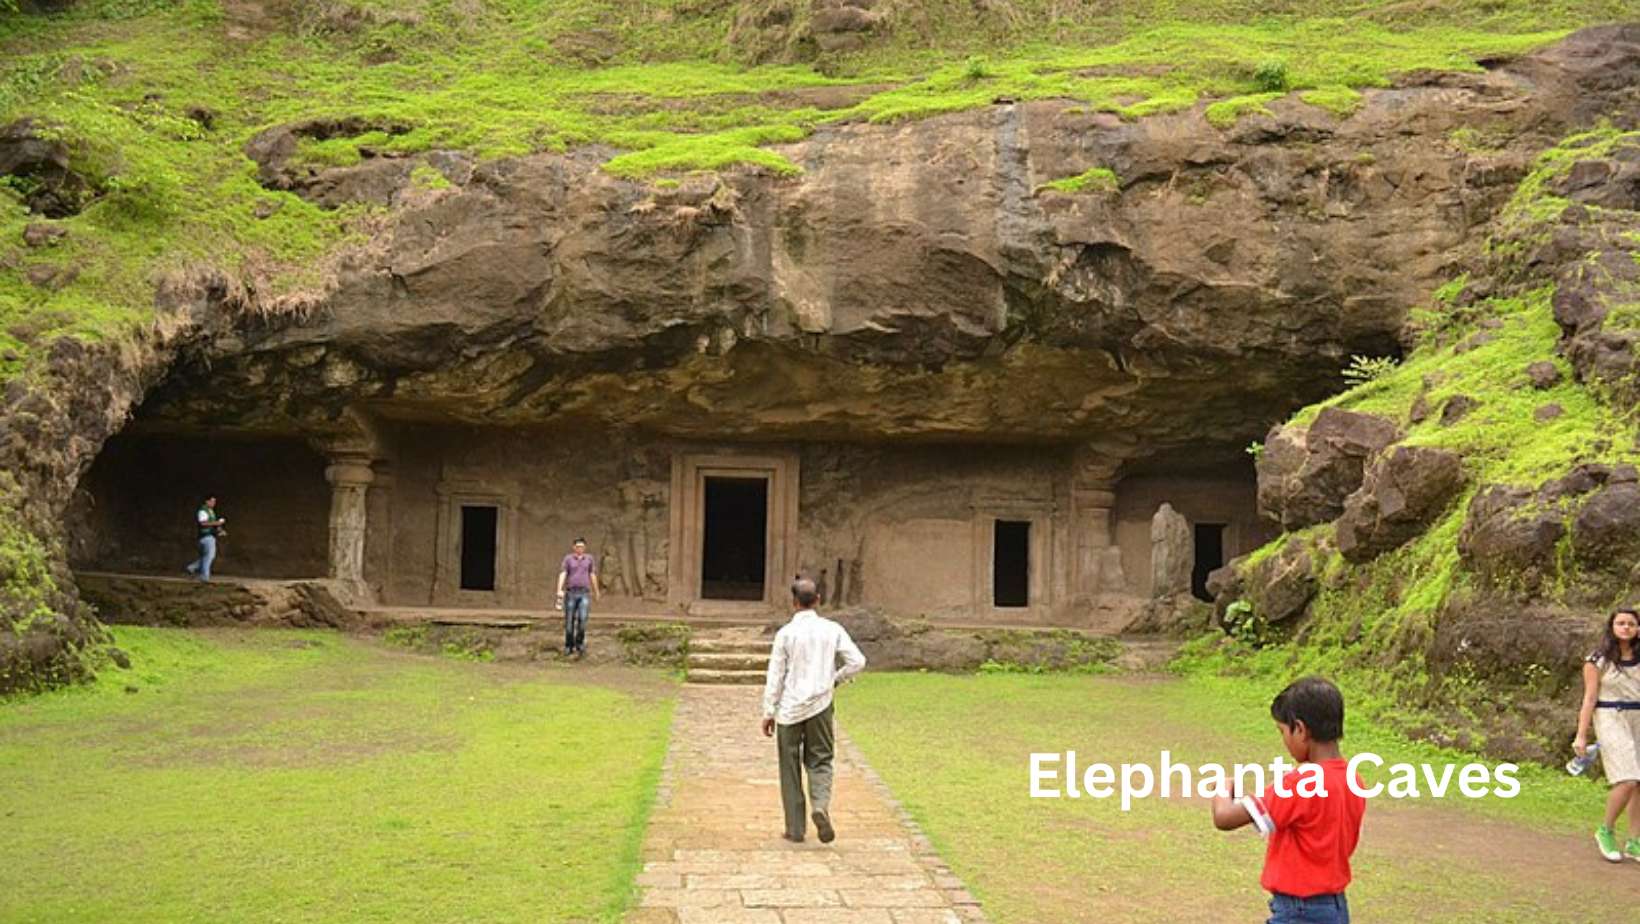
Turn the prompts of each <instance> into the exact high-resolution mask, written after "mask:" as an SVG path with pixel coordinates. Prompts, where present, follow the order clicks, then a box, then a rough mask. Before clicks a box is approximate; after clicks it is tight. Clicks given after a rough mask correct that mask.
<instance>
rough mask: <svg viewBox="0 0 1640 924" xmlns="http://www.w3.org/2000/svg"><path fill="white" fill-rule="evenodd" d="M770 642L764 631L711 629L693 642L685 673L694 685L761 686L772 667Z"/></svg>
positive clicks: (699, 634) (699, 633)
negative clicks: (770, 663)
mask: <svg viewBox="0 0 1640 924" xmlns="http://www.w3.org/2000/svg"><path fill="white" fill-rule="evenodd" d="M769 644H770V639H769V638H768V637H767V636H765V635H763V632H762V630H761V629H753V628H748V627H739V628H732V629H707V630H703V631H699V632H695V633H694V634H693V635H691V636H690V638H689V656H688V659H687V660H686V661H685V664H684V672H685V676H686V677H687V679H688V681H689V682H690V683H705V684H760V683H762V682H763V679H764V677H765V671H766V670H767V669H768V666H769Z"/></svg>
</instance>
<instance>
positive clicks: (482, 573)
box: [459, 504, 500, 590]
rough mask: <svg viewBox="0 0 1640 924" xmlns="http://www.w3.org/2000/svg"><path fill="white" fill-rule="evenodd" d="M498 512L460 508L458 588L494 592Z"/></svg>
mask: <svg viewBox="0 0 1640 924" xmlns="http://www.w3.org/2000/svg"><path fill="white" fill-rule="evenodd" d="M499 523H500V509H499V508H496V507H479V506H468V505H465V504H463V505H462V507H461V538H460V540H459V541H460V543H461V589H462V590H495V553H496V535H497V528H496V527H497V526H498V525H499Z"/></svg>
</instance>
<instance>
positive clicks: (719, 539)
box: [700, 476, 769, 600]
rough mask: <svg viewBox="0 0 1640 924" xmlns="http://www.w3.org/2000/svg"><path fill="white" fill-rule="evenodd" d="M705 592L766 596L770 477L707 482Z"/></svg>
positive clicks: (706, 595)
mask: <svg viewBox="0 0 1640 924" xmlns="http://www.w3.org/2000/svg"><path fill="white" fill-rule="evenodd" d="M704 493H705V498H704V500H705V504H704V507H705V510H704V512H705V517H704V519H705V522H704V523H703V524H702V526H701V561H700V595H701V596H702V597H703V598H706V599H708V600H762V599H763V598H764V595H765V592H766V591H767V589H768V588H767V580H768V574H767V570H768V558H769V554H768V553H769V479H768V478H763V477H755V476H754V477H711V476H708V477H707V478H706V480H705V485H704Z"/></svg>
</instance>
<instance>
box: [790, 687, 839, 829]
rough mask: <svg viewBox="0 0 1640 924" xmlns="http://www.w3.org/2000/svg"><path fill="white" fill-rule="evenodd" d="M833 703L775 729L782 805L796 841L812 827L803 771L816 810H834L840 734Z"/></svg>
mask: <svg viewBox="0 0 1640 924" xmlns="http://www.w3.org/2000/svg"><path fill="white" fill-rule="evenodd" d="M831 708H832V707H831V706H827V707H826V708H825V709H824V710H822V711H821V712H819V713H817V714H815V715H812V716H809V717H808V718H806V719H804V720H803V721H801V722H798V723H796V724H794V725H780V726H776V728H775V747H777V748H778V749H779V751H780V804H781V805H782V806H784V807H785V809H786V835H787V836H788V837H790V838H792V839H793V840H796V839H797V838H800V837H802V836H803V833H804V832H805V831H807V830H808V824H809V822H808V812H807V811H805V808H804V805H803V771H804V770H807V771H808V775H809V801H810V802H812V803H813V804H814V807H815V809H817V810H818V809H825V810H826V811H828V812H829V811H830V810H831V757H832V754H833V752H834V751H835V750H836V743H837V736H836V733H835V732H834V731H833V729H832V725H831Z"/></svg>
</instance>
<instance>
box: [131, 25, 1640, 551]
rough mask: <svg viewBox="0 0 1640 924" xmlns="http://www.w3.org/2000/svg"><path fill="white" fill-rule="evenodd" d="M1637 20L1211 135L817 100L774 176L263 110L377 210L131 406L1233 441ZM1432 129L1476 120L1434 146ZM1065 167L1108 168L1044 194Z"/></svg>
mask: <svg viewBox="0 0 1640 924" xmlns="http://www.w3.org/2000/svg"><path fill="white" fill-rule="evenodd" d="M1625 43H1627V44H1625ZM1632 45H1633V41H1632V36H1631V35H1630V34H1629V33H1628V32H1624V31H1621V30H1604V31H1597V32H1592V33H1587V34H1580V36H1579V37H1576V38H1574V39H1572V40H1569V42H1568V43H1567V45H1566V46H1564V47H1562V48H1557V49H1556V50H1554V51H1552V52H1544V53H1541V54H1539V55H1534V56H1529V57H1528V58H1524V59H1521V60H1520V61H1519V62H1514V63H1507V64H1505V65H1503V66H1502V67H1500V68H1499V69H1498V70H1496V71H1494V72H1492V73H1488V74H1478V75H1447V76H1446V77H1444V78H1443V79H1441V80H1439V81H1436V80H1430V79H1423V78H1419V79H1409V80H1408V81H1406V82H1405V83H1404V85H1402V86H1398V87H1395V88H1391V89H1386V90H1374V91H1368V92H1367V93H1366V94H1365V100H1364V103H1363V106H1362V108H1361V109H1360V110H1359V111H1358V112H1357V113H1355V114H1354V115H1352V116H1350V117H1349V118H1346V119H1339V118H1338V117H1336V116H1334V115H1331V114H1329V113H1327V112H1325V111H1324V110H1320V109H1317V108H1315V107H1312V106H1309V105H1307V104H1304V103H1302V102H1300V101H1299V100H1298V99H1297V98H1296V97H1294V98H1289V99H1287V100H1283V101H1278V102H1277V103H1275V104H1273V105H1272V111H1273V113H1274V114H1273V115H1270V116H1253V117H1249V118H1247V119H1245V120H1243V121H1242V122H1241V123H1239V124H1238V125H1237V126H1235V127H1234V128H1232V129H1230V130H1228V131H1221V130H1219V129H1215V128H1213V127H1211V126H1209V125H1208V124H1207V123H1206V122H1205V121H1204V120H1203V119H1202V116H1201V114H1200V112H1199V111H1197V112H1190V113H1180V114H1174V115H1164V116H1155V117H1151V118H1146V119H1143V120H1140V121H1137V122H1132V123H1127V122H1122V121H1120V120H1117V119H1115V118H1114V117H1111V116H1107V115H1100V114H1092V113H1080V112H1076V111H1075V110H1074V109H1073V108H1072V107H1068V106H1066V105H1065V104H1063V103H1058V102H1040V103H1030V104H1019V105H1013V104H1004V105H998V106H994V107H992V108H990V109H986V110H980V111H974V112H968V113H962V114H957V115H952V116H946V117H941V118H938V119H930V120H925V121H919V122H913V123H908V124H903V125H892V126H868V125H838V126H829V127H822V128H821V129H820V130H819V131H817V132H816V134H815V135H814V136H813V137H811V138H810V139H808V140H806V141H804V142H802V143H800V144H796V145H792V146H789V147H787V148H785V149H783V151H784V153H785V154H786V155H787V156H788V157H790V158H791V160H792V161H793V162H795V163H797V164H799V165H800V166H802V167H803V169H804V171H805V172H804V175H803V176H802V177H800V178H797V179H779V178H772V177H767V176H761V175H753V174H733V175H728V176H721V177H711V178H691V179H686V180H685V181H684V182H683V183H682V184H681V185H679V186H677V187H675V188H670V187H661V186H655V185H650V184H644V183H633V182H629V181H625V180H620V179H617V178H614V177H611V176H609V175H607V174H605V173H603V172H601V171H600V170H599V169H598V161H599V159H598V158H597V157H595V156H593V155H592V153H591V152H587V153H582V154H573V155H569V156H553V155H541V156H534V157H526V158H519V159H515V160H508V161H500V162H490V163H474V162H472V161H471V160H470V159H468V158H465V157H463V156H461V155H459V154H434V155H429V156H427V157H425V158H423V159H422V160H421V161H420V162H419V164H420V165H421V166H425V167H431V168H433V169H435V170H437V171H438V172H439V173H440V174H441V175H442V176H443V177H444V179H445V181H446V183H447V184H448V187H449V188H445V189H425V188H420V187H418V186H417V185H416V184H414V183H411V182H410V181H409V179H408V178H409V175H410V173H411V172H412V170H411V168H412V167H413V166H416V165H417V163H418V162H414V161H410V160H405V159H393V158H377V159H375V160H369V161H366V162H364V163H363V164H360V165H358V166H356V167H350V168H343V169H337V170H330V171H325V172H324V173H322V174H316V175H299V174H295V173H291V172H290V171H288V170H286V169H284V167H283V166H282V165H283V164H284V161H283V159H282V155H281V153H280V152H284V151H287V149H289V148H290V146H291V144H292V143H293V142H294V139H295V138H297V137H300V136H311V137H323V136H326V135H327V133H333V132H339V131H340V132H345V131H351V130H354V129H357V128H359V126H358V125H344V124H342V123H341V122H338V121H337V120H326V121H323V122H308V123H302V124H300V125H293V126H286V127H283V128H279V129H275V130H272V131H270V132H268V133H266V134H265V135H263V136H260V137H259V138H258V139H257V140H256V141H254V142H253V143H252V144H251V145H250V147H249V148H248V152H249V153H250V154H251V155H252V156H253V157H256V158H258V159H259V160H260V161H261V164H262V173H263V178H264V180H265V181H266V182H268V183H269V184H270V185H276V186H279V187H281V188H287V187H288V188H291V189H294V190H296V191H298V192H299V193H301V194H303V195H306V196H308V197H310V198H312V199H314V201H317V202H322V203H325V204H329V205H337V204H341V203H344V202H348V201H368V202H374V203H378V204H383V205H389V206H391V208H392V209H393V213H392V217H391V218H390V219H389V221H388V224H387V226H386V227H385V228H384V229H383V231H382V232H381V233H380V235H379V236H378V237H377V239H376V240H375V241H374V242H373V243H372V245H371V246H370V247H369V248H367V249H366V250H364V251H363V252H361V253H360V254H358V255H357V256H356V258H355V259H353V260H352V261H351V263H350V264H349V265H347V266H346V267H345V268H344V269H343V271H342V272H341V274H340V278H339V285H338V287H337V288H336V290H335V291H334V293H332V294H330V295H329V296H327V297H325V298H324V299H323V300H322V301H321V302H320V303H318V304H317V305H315V306H313V308H314V310H313V311H311V312H304V313H302V314H299V315H293V316H289V317H277V316H275V317H259V318H256V319H255V320H254V322H252V321H246V322H238V323H235V324H233V325H230V326H227V327H225V328H223V329H222V330H221V332H220V335H218V336H215V337H212V338H209V339H205V340H201V341H199V342H198V343H197V345H196V346H194V347H193V348H191V349H190V350H188V351H187V353H186V355H185V356H184V359H183V361H182V362H181V363H179V364H178V365H177V366H176V367H175V369H174V370H173V373H172V375H171V377H170V380H169V381H168V382H167V383H166V384H165V385H164V386H163V387H162V388H161V389H159V390H158V391H157V392H156V393H155V394H154V395H153V396H152V397H151V398H150V400H149V401H148V403H147V405H146V406H145V408H144V415H145V417H147V418H149V419H152V420H156V421H169V422H171V423H182V424H186V423H187V422H188V421H197V420H212V421H233V422H234V423H235V425H236V426H238V427H240V428H243V429H248V430H261V431H264V432H283V433H303V434H307V433H312V432H314V431H315V430H322V429H323V428H325V427H326V426H329V425H332V424H333V423H334V422H335V421H337V420H339V419H340V418H341V417H342V416H343V415H344V414H346V413H347V411H348V409H349V408H352V407H355V406H366V407H370V408H372V409H375V410H377V411H379V412H381V413H384V414H388V415H391V416H395V417H400V418H412V419H424V420H435V421H452V422H464V423H477V424H487V425H513V424H537V423H552V422H563V421H579V420H597V421H600V422H603V423H607V424H611V425H616V426H621V427H624V428H633V429H638V430H642V431H645V432H650V433H656V434H661V435H673V436H683V437H691V436H701V435H711V436H714V437H730V438H732V437H754V438H758V439H790V438H801V439H843V440H863V441H880V440H926V439H940V440H949V439H958V440H960V439H970V440H1001V441H1014V440H1028V441H1045V440H1047V441H1056V442H1074V443H1079V444H1083V445H1086V446H1088V447H1089V450H1090V451H1091V452H1095V453H1098V454H1101V455H1104V456H1106V457H1107V458H1109V459H1111V460H1112V461H1113V462H1114V463H1115V464H1122V463H1133V462H1142V461H1143V460H1146V459H1151V458H1161V457H1166V456H1168V455H1169V454H1170V453H1171V454H1175V455H1177V454H1183V453H1189V454H1190V455H1191V456H1192V458H1196V459H1204V458H1205V459H1215V458H1216V459H1221V460H1222V459H1229V458H1234V457H1235V456H1236V455H1237V454H1238V453H1239V452H1240V450H1241V448H1242V447H1244V446H1245V445H1246V444H1247V443H1248V442H1249V441H1251V440H1252V439H1254V438H1256V437H1257V436H1258V435H1259V434H1261V433H1263V432H1264V431H1265V430H1266V429H1267V428H1268V426H1269V423H1270V421H1272V420H1275V419H1279V418H1281V417H1284V416H1285V415H1286V414H1288V413H1290V412H1291V411H1292V410H1294V409H1295V408H1296V407H1297V406H1299V405H1301V404H1303V403H1306V402H1308V401H1311V400H1315V399H1317V398H1320V397H1322V396H1324V395H1326V394H1327V393H1329V392H1330V391H1332V390H1334V389H1336V388H1337V386H1338V384H1339V381H1340V379H1339V369H1341V368H1342V366H1343V365H1345V362H1346V360H1347V358H1348V357H1349V356H1350V355H1352V354H1365V355H1383V354H1386V353H1393V352H1395V351H1396V350H1397V349H1398V345H1397V344H1398V336H1399V329H1400V325H1401V322H1402V320H1403V314H1404V310H1405V307H1406V306H1407V305H1410V304H1416V303H1417V302H1419V301H1420V300H1421V299H1422V298H1423V297H1424V296H1425V295H1426V294H1427V293H1428V292H1429V291H1430V290H1432V289H1433V288H1434V287H1435V286H1436V285H1438V284H1440V283H1443V282H1445V281H1446V279H1447V278H1448V275H1449V274H1450V272H1451V267H1452V266H1453V265H1454V264H1455V263H1457V262H1460V261H1461V260H1463V259H1464V258H1465V256H1466V255H1472V254H1474V253H1475V251H1476V248H1477V247H1478V245H1479V229H1480V228H1481V227H1482V226H1483V225H1484V224H1485V222H1486V221H1487V220H1488V219H1489V218H1490V217H1491V216H1492V215H1494V214H1496V212H1497V211H1498V210H1499V209H1500V208H1501V207H1502V206H1503V204H1504V202H1505V201H1506V200H1507V198H1508V195H1509V194H1510V192H1511V190H1512V189H1513V184H1514V183H1515V182H1516V181H1517V180H1518V179H1519V178H1520V176H1521V175H1523V173H1524V170H1525V167H1526V164H1527V163H1528V160H1529V158H1530V156H1531V154H1532V153H1533V152H1534V151H1535V150H1536V149H1537V148H1538V147H1539V146H1541V145H1542V144H1543V143H1544V141H1545V140H1546V139H1547V138H1549V137H1553V136H1555V135H1557V134H1558V133H1560V132H1561V131H1562V130H1564V128H1565V127H1566V121H1565V118H1566V114H1567V113H1568V112H1571V111H1574V110H1575V109H1576V108H1577V106H1581V105H1583V97H1585V96H1587V94H1588V93H1589V92H1591V91H1590V89H1589V88H1590V87H1591V86H1593V87H1599V88H1600V89H1598V90H1597V91H1594V92H1598V93H1603V94H1606V97H1607V99H1608V103H1609V105H1610V106H1615V105H1617V104H1618V101H1619V100H1626V99H1628V98H1629V96H1630V95H1632V88H1629V87H1617V86H1615V85H1610V82H1609V81H1608V79H1607V75H1606V73H1605V72H1603V71H1600V72H1597V71H1596V70H1595V69H1594V68H1593V65H1592V64H1591V62H1590V60H1586V55H1584V54H1583V53H1581V52H1578V51H1577V49H1579V48H1584V49H1589V48H1599V49H1609V48H1613V47H1616V48H1620V49H1628V51H1623V52H1622V53H1620V54H1618V55H1617V58H1616V59H1613V58H1612V56H1611V55H1610V54H1604V53H1603V54H1602V56H1600V57H1598V58H1597V60H1599V61H1601V62H1602V63H1603V64H1605V65H1612V64H1613V61H1614V60H1616V61H1617V62H1618V63H1619V64H1620V65H1621V67H1622V68H1626V69H1628V70H1629V71H1632V70H1633V66H1632V64H1631V63H1628V59H1627V58H1626V57H1623V55H1626V54H1628V53H1629V51H1632V50H1633V49H1632ZM1522 71H1530V72H1531V73H1532V74H1534V75H1535V77H1534V80H1535V83H1534V84H1533V85H1530V86H1528V85H1526V84H1525V83H1524V82H1523V81H1522V79H1521V78H1520V76H1519V74H1520V72H1522ZM1573 96H1576V97H1577V102H1576V104H1575V105H1574V104H1573V102H1572V101H1571V98H1572V97H1573ZM373 127H375V128H379V129H380V130H382V131H387V132H391V131H392V129H393V127H392V126H373ZM1458 128H1467V129H1470V130H1484V131H1485V132H1486V133H1487V136H1488V137H1489V138H1491V137H1496V138H1499V139H1503V143H1502V144H1501V146H1500V148H1499V149H1498V150H1497V151H1495V152H1491V153H1487V154H1484V155H1481V154H1475V153H1472V152H1469V151H1466V150H1463V149H1462V148H1461V147H1459V146H1455V145H1448V144H1446V143H1444V140H1442V139H1444V138H1445V137H1446V135H1447V133H1448V132H1450V131H1452V130H1455V129H1458ZM1431 139H1435V141H1434V142H1433V143H1432V140H1431ZM1091 167H1104V168H1108V169H1110V170H1112V171H1113V172H1114V173H1115V175H1116V176H1117V177H1118V179H1119V183H1118V188H1117V189H1115V190H1113V191H1100V192H1093V193H1088V194H1077V195H1067V194H1062V193H1058V192H1053V191H1049V190H1045V189H1043V188H1042V185H1043V184H1044V183H1047V182H1048V181H1051V180H1054V179H1059V178H1062V177H1066V176H1073V175H1076V174H1078V173H1081V172H1083V171H1085V170H1087V169H1089V168H1091ZM1228 383H1233V385H1232V384H1228ZM1346 493H1347V492H1346ZM1337 500H1338V501H1340V502H1341V500H1342V497H1341V496H1340V497H1339V498H1338V499H1337ZM1314 515H1319V514H1305V516H1314ZM1294 522H1296V521H1294Z"/></svg>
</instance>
